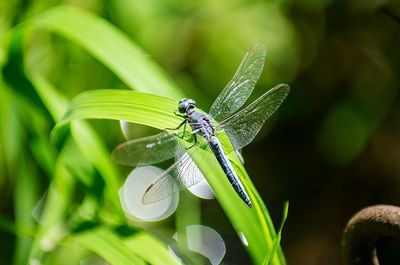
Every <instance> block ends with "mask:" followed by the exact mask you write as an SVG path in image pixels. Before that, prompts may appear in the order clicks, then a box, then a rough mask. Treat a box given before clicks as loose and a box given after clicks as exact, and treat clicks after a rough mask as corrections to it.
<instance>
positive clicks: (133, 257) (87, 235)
mask: <svg viewBox="0 0 400 265" xmlns="http://www.w3.org/2000/svg"><path fill="white" fill-rule="evenodd" d="M73 238H74V239H75V240H76V241H77V242H78V243H80V244H81V245H82V246H84V247H86V248H87V249H89V250H91V251H93V252H95V253H96V254H98V255H99V256H101V257H102V258H104V259H105V260H107V261H108V262H110V263H111V264H118V265H136V264H138V265H141V264H143V265H145V264H146V263H145V262H144V260H142V259H141V258H140V257H138V256H137V254H136V253H137V252H136V251H135V252H134V251H132V249H131V248H129V247H128V246H127V245H126V244H125V243H124V241H123V240H122V239H121V238H119V237H118V236H116V235H115V234H114V233H112V232H111V231H109V230H108V229H107V228H104V227H99V228H95V229H90V230H88V231H85V232H81V233H77V234H74V236H73Z"/></svg>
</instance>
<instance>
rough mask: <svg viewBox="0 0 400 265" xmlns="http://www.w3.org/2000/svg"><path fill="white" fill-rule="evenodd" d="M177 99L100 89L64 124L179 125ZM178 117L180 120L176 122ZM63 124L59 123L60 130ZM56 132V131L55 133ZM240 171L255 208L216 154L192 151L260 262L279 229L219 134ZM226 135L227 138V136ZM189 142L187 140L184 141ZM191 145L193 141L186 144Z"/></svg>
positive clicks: (80, 101) (277, 259)
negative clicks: (87, 121)
mask: <svg viewBox="0 0 400 265" xmlns="http://www.w3.org/2000/svg"><path fill="white" fill-rule="evenodd" d="M173 109H174V108H173V102H172V101H171V100H167V99H165V98H163V97H159V96H155V95H149V94H144V93H140V92H133V91H121V90H99V91H88V92H84V93H82V94H81V95H80V96H78V97H77V98H76V99H74V100H73V101H72V103H71V104H70V106H69V107H68V111H67V113H66V115H65V116H64V117H63V119H62V121H61V122H62V123H68V122H70V121H71V120H75V119H80V118H92V119H100V118H105V119H115V120H128V121H130V122H135V123H139V124H144V125H148V126H152V127H155V128H158V129H162V128H165V127H175V126H176V125H177V124H179V121H180V119H177V118H176V117H174V114H173ZM174 120H175V121H176V122H175V123H174ZM58 126H59V125H57V126H56V131H57V128H58ZM55 133H56V132H55ZM219 137H220V139H221V141H222V143H223V145H224V147H225V148H226V152H227V153H228V154H229V158H230V159H231V160H232V161H233V163H234V167H235V170H236V172H237V173H238V175H239V177H240V178H241V179H243V180H244V185H245V186H246V188H248V189H249V190H250V191H251V192H250V196H251V198H252V200H253V202H254V208H252V209H251V208H249V207H248V206H247V205H246V204H245V203H243V202H242V201H241V199H240V198H239V197H238V196H237V194H236V193H235V191H234V190H233V188H232V187H231V185H230V183H229V181H228V180H227V178H226V176H225V174H224V173H223V171H222V169H221V167H220V166H219V165H218V163H217V161H216V159H215V157H214V155H213V154H212V153H211V152H210V151H208V150H203V149H201V148H199V147H198V146H195V147H194V148H192V149H190V150H189V154H190V155H191V156H192V158H193V159H194V161H195V162H196V164H197V165H198V167H199V168H200V170H201V171H202V172H203V174H204V175H205V177H206V178H207V180H208V182H209V183H210V185H211V186H212V188H213V190H214V191H215V193H216V197H217V199H218V200H219V202H220V203H221V205H222V207H223V208H224V210H225V212H226V214H227V215H228V217H229V219H230V220H231V222H232V224H233V226H234V228H235V229H236V231H237V232H238V233H243V235H244V236H245V237H246V239H247V241H248V247H247V248H248V250H249V252H250V254H251V256H252V257H253V259H254V261H255V263H256V264H260V263H262V262H263V261H264V259H265V257H266V256H268V255H269V253H270V252H271V251H273V244H274V238H275V231H274V227H273V224H272V221H271V219H270V218H269V215H268V212H267V210H266V207H265V205H264V204H263V202H262V200H261V199H260V197H259V195H258V194H257V191H256V190H255V188H254V186H253V185H252V184H251V181H250V178H249V177H248V175H247V173H246V170H245V169H244V167H243V166H242V164H241V163H240V161H239V159H238V158H237V157H236V155H235V153H234V152H231V151H232V150H233V147H232V146H230V144H229V141H228V140H227V136H226V135H224V134H223V135H221V136H219ZM224 137H225V139H224ZM183 144H185V142H184V143H183ZM186 144H189V143H186ZM273 264H285V261H284V258H283V255H282V252H281V250H279V251H278V254H277V255H275V256H274V258H273Z"/></svg>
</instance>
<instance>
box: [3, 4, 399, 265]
mask: <svg viewBox="0 0 400 265" xmlns="http://www.w3.org/2000/svg"><path fill="white" fill-rule="evenodd" d="M65 4H66V5H72V6H75V7H78V8H81V9H83V10H87V11H89V12H91V13H93V14H94V15H95V16H99V17H103V18H104V19H105V20H107V21H108V22H110V23H111V24H113V25H114V26H115V27H117V28H119V29H120V30H121V31H122V32H124V33H125V34H126V35H127V38H128V41H129V38H130V39H131V40H132V41H133V42H134V43H136V44H137V45H138V46H139V47H142V49H143V50H145V51H146V53H147V54H150V56H151V58H149V59H151V60H155V61H157V62H158V63H159V64H160V65H161V66H162V68H163V69H165V70H166V71H167V73H168V74H169V75H170V76H171V77H172V78H171V79H172V80H174V81H175V82H176V83H177V84H178V87H180V88H181V89H182V91H179V92H177V95H175V96H174V97H177V96H179V95H180V94H179V93H181V94H184V95H186V96H190V97H193V98H196V101H197V103H198V105H199V106H200V107H201V108H202V109H204V110H207V109H208V107H209V106H211V103H212V102H213V100H214V99H215V97H216V96H217V95H218V93H219V92H220V90H221V89H222V88H223V87H224V86H225V84H226V83H227V82H228V80H229V79H230V78H231V76H232V75H233V72H234V70H235V69H236V68H237V66H238V63H239V62H240V59H241V58H242V56H243V54H244V51H246V50H247V49H248V48H249V47H250V46H251V45H253V44H255V43H261V44H264V45H265V46H266V48H267V60H266V65H265V70H264V72H263V75H262V76H261V79H260V81H259V83H258V86H257V88H256V89H255V92H254V95H253V96H252V98H253V99H254V98H256V97H257V96H258V95H261V94H262V93H263V92H265V90H266V89H267V88H270V87H272V85H275V84H277V83H281V82H285V83H289V84H290V85H291V88H292V92H291V95H290V96H289V98H288V99H287V101H286V102H285V105H284V107H283V108H282V109H281V110H280V112H279V114H278V117H279V118H273V120H272V121H270V125H269V126H266V129H265V130H263V131H262V133H261V135H260V137H258V138H257V139H256V140H255V142H254V143H253V144H252V145H250V146H249V147H248V148H247V149H246V150H244V157H245V161H246V168H247V170H248V171H249V173H250V175H251V176H252V179H253V180H254V182H255V186H256V187H257V190H258V191H259V192H260V193H261V195H262V197H263V198H264V200H265V201H266V205H267V206H268V207H269V208H270V209H272V217H273V220H274V223H275V224H278V223H279V219H280V213H281V208H282V202H283V201H284V200H286V199H289V200H290V201H291V210H290V213H289V218H288V221H287V229H286V231H285V232H284V233H283V238H282V244H283V250H284V252H285V254H286V256H287V258H288V263H289V264H291V263H293V264H311V265H312V264H321V263H325V261H326V260H330V261H331V263H334V264H339V263H340V255H339V240H340V234H341V231H342V228H343V226H344V224H345V222H346V219H347V218H348V217H349V216H350V215H351V214H352V213H354V212H355V211H356V210H358V209H359V208H360V207H362V206H365V205H369V204H373V203H391V204H397V205H398V204H400V197H399V196H400V195H399V194H400V166H399V165H400V163H398V161H400V155H399V150H400V137H399V135H400V126H399V124H400V123H399V120H400V114H399V113H400V102H399V86H400V81H399V77H398V73H399V72H400V63H399V62H400V48H399V47H400V5H399V4H398V1H360V0H351V1H333V0H331V1H327V0H315V1H312V0H302V1H295V0H281V1H239V0H237V1H227V0H222V1H177V0H151V1H139V0H116V1H102V0H90V1H89V0H84V1H74V0H67V1H49V0H38V1H19V0H9V1H0V40H1V48H0V63H1V68H2V69H3V71H2V75H1V77H0V122H1V126H0V139H1V140H0V212H1V216H0V227H1V228H2V232H0V242H2V244H1V245H2V248H1V250H0V263H1V264H10V263H14V264H23V263H24V262H25V260H24V259H25V258H26V257H28V256H31V257H32V256H35V255H38V256H37V257H38V259H40V258H42V257H41V256H40V255H44V253H49V252H50V253H54V255H49V257H48V259H46V263H48V264H76V263H79V262H80V261H81V260H82V259H84V257H86V256H87V250H86V249H85V248H82V247H77V245H76V244H74V242H80V243H81V244H80V246H84V247H86V248H88V246H87V245H85V242H86V243H87V242H91V241H92V240H98V241H99V242H103V241H104V244H103V245H101V244H99V245H100V247H99V249H96V250H95V249H91V250H92V251H93V252H96V253H104V252H102V251H104V250H108V249H110V250H113V251H116V252H117V253H119V254H121V255H117V256H113V258H116V260H113V262H116V263H115V264H119V262H121V264H123V262H128V263H129V262H135V261H137V260H136V259H137V256H136V255H134V254H132V255H130V253H132V248H133V247H132V246H133V245H129V244H128V245H127V246H126V248H124V247H121V246H122V244H120V243H121V242H120V240H122V241H124V242H127V241H125V240H123V239H125V238H126V237H129V238H130V239H129V240H135V235H136V236H137V237H136V239H137V240H139V241H138V242H139V244H140V242H141V241H140V240H143V236H147V234H142V232H140V231H136V230H135V231H129V232H132V233H134V232H136V233H137V234H133V235H131V234H129V233H128V234H129V235H127V233H126V231H127V229H125V230H124V229H122V230H121V229H117V228H115V227H113V225H116V224H121V223H123V216H122V213H119V212H118V210H116V211H114V212H113V214H110V212H109V211H107V210H104V209H103V208H102V207H99V206H102V205H106V206H107V207H108V209H114V207H115V209H118V207H119V201H118V198H117V194H114V193H115V192H116V189H118V188H119V187H118V185H119V184H120V183H121V182H122V177H123V176H124V174H120V173H118V170H117V169H116V168H115V166H114V165H112V164H110V165H109V164H107V163H105V164H103V162H104V161H105V160H107V159H108V158H106V157H105V156H104V157H101V156H100V157H99V156H94V157H93V160H92V161H86V160H87V159H88V158H87V157H88V156H82V154H81V151H82V149H84V148H85V144H88V146H90V144H91V143H87V142H85V141H82V142H81V143H80V146H79V143H78V146H77V143H75V142H74V140H73V139H71V138H72V136H69V137H68V138H67V139H64V140H65V143H64V145H65V146H66V147H68V148H66V150H64V151H63V152H62V153H60V154H59V155H58V156H56V154H57V153H58V150H57V149H56V147H55V146H54V145H52V143H51V141H50V130H51V129H52V128H53V126H54V125H55V122H56V121H57V120H58V119H59V118H60V116H61V115H62V114H63V110H64V108H65V107H66V105H67V103H68V101H69V100H70V99H72V98H73V97H75V96H76V95H77V94H79V93H81V92H83V91H86V90H91V89H104V88H110V89H111V88H112V89H115V88H117V89H125V88H129V87H131V86H132V83H130V80H140V78H144V76H143V74H140V75H139V71H140V69H136V70H135V69H134V68H133V69H132V73H129V72H126V73H124V74H121V72H120V71H119V70H118V69H116V68H112V67H110V65H103V63H102V62H103V61H102V59H101V58H99V57H98V56H96V55H93V52H92V51H90V50H88V49H83V48H82V47H81V46H79V45H76V43H75V42H74V41H71V40H68V38H65V37H62V34H61V35H57V34H53V33H50V32H46V31H39V30H33V31H30V30H29V31H28V34H29V36H28V37H27V38H26V41H25V42H24V46H23V49H22V50H23V51H24V57H23V58H15V57H13V58H14V61H12V62H10V61H9V58H10V52H12V50H8V49H7V47H9V46H8V44H9V43H8V42H9V41H10V39H9V38H10V33H9V31H10V30H11V29H12V28H14V27H16V26H17V25H20V24H21V23H24V22H27V21H29V19H32V18H37V17H38V16H40V15H43V13H44V12H46V11H47V10H49V9H50V8H52V7H54V6H57V5H65ZM59 19H62V18H59ZM77 23H84V22H82V21H81V22H79V21H78V22H77ZM57 26H58V25H53V27H55V28H56V27H57ZM84 26H85V24H82V27H84ZM14 30H15V29H14ZM14 32H15V31H14ZM90 33H91V34H96V33H97V32H96V31H95V30H94V31H93V32H90ZM98 34H99V35H100V34H101V32H98ZM81 37H82V38H85V37H87V36H81ZM93 45H94V46H95V47H97V46H96V44H93ZM109 45H110V50H114V52H118V53H119V54H122V57H121V58H122V59H123V55H124V52H125V50H120V51H118V49H116V47H114V46H113V42H110V43H109ZM126 53H127V55H129V56H131V53H129V52H128V51H127V52H126ZM22 59H23V60H24V62H22V61H21V60H22ZM5 66H7V67H8V68H4V67H5ZM24 67H25V68H26V69H28V70H29V71H27V73H31V74H34V76H29V78H31V80H34V85H35V86H37V87H42V88H43V87H46V85H49V84H48V83H47V82H49V83H50V84H51V85H50V87H51V88H52V87H55V88H57V89H55V90H54V91H55V92H54V94H52V95H49V93H51V91H53V90H51V89H50V88H49V89H44V90H43V91H42V93H44V94H45V95H46V96H47V98H54V99H53V100H52V101H51V102H47V103H46V102H45V103H43V102H42V100H41V99H40V98H37V97H35V96H34V95H32V94H29V92H27V91H29V84H27V83H26V80H24V79H23V77H24V75H23V74H24V71H23V68H24ZM110 69H111V70H110ZM37 76H39V77H44V78H45V80H47V81H46V82H43V80H42V79H40V78H36V77H37ZM136 77H138V78H139V79H137V78H136ZM151 81H154V80H151ZM27 88H28V90H26V89H27ZM143 89H146V87H143ZM148 89H149V90H148V91H155V90H153V89H157V91H159V90H158V89H161V91H162V90H163V89H166V90H164V91H167V90H168V88H166V87H165V86H163V87H149V88H148ZM160 93H163V92H160ZM27 95H28V97H27ZM250 100H251V99H250ZM50 105H51V107H50ZM90 125H91V126H93V128H94V129H93V130H92V131H91V132H92V133H91V134H90V135H89V136H90V138H92V137H94V136H93V135H97V136H96V138H95V140H94V141H95V142H96V143H95V145H94V146H97V143H98V142H100V143H101V144H100V145H99V146H102V147H101V150H100V151H99V152H100V153H99V152H97V151H98V150H96V151H94V152H97V153H96V154H97V155H98V154H102V153H101V152H104V154H108V153H107V152H109V151H110V150H112V148H113V147H114V146H115V145H116V143H118V142H121V141H122V136H121V133H120V130H119V127H118V125H117V124H116V123H115V122H113V123H112V122H106V121H104V122H103V121H102V122H91V123H90ZM84 126H86V125H84ZM272 127H273V129H272ZM148 132H149V129H148V128H142V127H140V128H137V131H135V134H136V135H137V136H143V135H147V134H148ZM267 132H270V133H269V134H268V136H266V133H267ZM65 146H64V147H65ZM90 151H91V150H87V152H90ZM71 156H72V157H74V158H75V159H76V158H77V157H78V158H79V159H78V160H79V161H80V163H78V164H76V163H75V162H74V163H73V166H74V168H75V169H76V170H77V172H73V174H74V175H75V176H78V177H80V178H78V179H76V178H73V177H72V176H71V173H70V168H65V166H66V165H67V166H68V165H69V166H71V165H70V164H69V163H68V162H71V160H70V159H71ZM89 157H90V155H89ZM73 161H75V160H73ZM108 163H110V162H108ZM87 165H90V166H87ZM114 172H115V174H114ZM88 175H90V176H93V178H87V176H88ZM101 175H106V176H108V179H106V181H105V183H104V179H103V178H101V177H100V176H101ZM116 176H119V177H116ZM113 178H116V179H113ZM103 189H105V190H106V194H109V195H110V197H108V198H112V196H115V197H114V198H113V199H110V200H109V201H106V202H104V201H103V199H104V198H101V196H100V195H101V194H103ZM112 194H114V195H112ZM99 196H100V197H99ZM49 197H51V198H52V200H51V201H48V200H46V198H49ZM45 202H46V203H45ZM70 202H74V203H73V204H71V203H70ZM103 203H104V204H103ZM49 205H50V206H49ZM203 206H204V207H203V217H202V221H203V223H205V224H209V225H212V226H213V227H215V228H216V229H217V230H218V231H219V232H220V233H221V234H222V235H223V237H224V238H225V239H226V242H227V247H228V249H227V257H226V258H225V260H224V261H225V262H226V263H228V264H245V263H246V262H248V260H249V257H247V255H246V254H245V251H244V249H243V248H242V247H241V245H240V243H239V240H238V238H237V237H236V235H235V233H234V232H233V231H234V230H233V229H232V228H231V226H230V224H229V221H227V219H226V217H225V216H224V215H223V212H222V210H220V209H218V210H215V207H218V205H217V203H214V202H205V203H204V205H203ZM48 209H51V210H48ZM78 209H79V214H77V215H74V213H77V211H78ZM74 216H78V217H79V218H82V216H83V217H85V218H84V219H85V220H90V221H91V222H86V223H83V224H85V225H86V226H88V227H91V226H98V227H96V228H95V231H96V233H94V234H89V235H88V234H86V235H85V234H81V235H79V234H77V235H78V236H77V238H72V237H66V233H65V232H66V231H65V230H64V229H65V226H64V225H65V224H63V225H61V223H60V222H61V221H65V220H68V224H67V225H68V228H69V229H78V230H79V229H82V231H83V230H85V229H84V228H85V227H77V225H78V224H82V220H76V219H77V217H74ZM94 216H99V217H100V219H101V222H100V220H97V219H96V220H93V219H92V218H93V217H94ZM39 217H40V219H38V218H39ZM71 217H72V218H71ZM37 220H46V222H45V223H41V224H40V226H38V227H40V229H38V230H36V231H35V227H36V224H37ZM104 220H107V221H108V222H107V225H106V226H104V223H102V222H103V221H104ZM49 227H52V230H49V229H48V228H49ZM165 227H171V221H168V222H167V223H166V225H165ZM114 228H115V230H113V229H114ZM128 230H129V229H128ZM3 231H8V232H3ZM115 231H119V234H118V233H115ZM121 231H125V233H121ZM10 232H11V233H10ZM164 233H165V232H164ZM34 234H35V235H39V236H38V237H34V238H35V239H33V237H32V235H34ZM161 234H162V233H161ZM166 234H168V232H167V233H166ZM15 235H17V236H15ZM117 235H118V236H117ZM91 236H94V238H90V237H91ZM105 238H106V239H107V240H105ZM121 238H122V239H121ZM108 239H109V240H108ZM102 240H103V241H102ZM61 241H62V242H64V243H63V247H62V248H57V242H61ZM3 242H8V244H3ZM147 242H148V241H147ZM136 243H137V242H136ZM150 245H151V251H153V250H154V249H155V250H154V251H157V253H159V254H160V255H161V256H162V255H167V256H168V253H164V252H165V249H164V246H160V245H159V243H158V241H151V244H150ZM118 248H120V249H118ZM89 249H90V247H89ZM43 250H46V251H45V252H43ZM71 253H74V255H71ZM124 253H125V254H126V253H129V255H126V256H124V255H125V254H124ZM136 254H137V253H136ZM139 254H140V253H139ZM66 257H68V259H67V258H66ZM141 258H144V259H146V258H148V257H139V258H138V259H139V260H141ZM126 259H128V261H127V260H126ZM129 259H132V260H129ZM171 262H173V261H171ZM138 263H140V262H139V261H138Z"/></svg>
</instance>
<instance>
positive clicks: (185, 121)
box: [164, 119, 187, 131]
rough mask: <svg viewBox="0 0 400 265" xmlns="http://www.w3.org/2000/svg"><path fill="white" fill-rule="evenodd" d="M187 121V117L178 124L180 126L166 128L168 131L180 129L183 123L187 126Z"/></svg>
mask: <svg viewBox="0 0 400 265" xmlns="http://www.w3.org/2000/svg"><path fill="white" fill-rule="evenodd" d="M186 123H187V119H185V120H184V121H183V122H181V123H180V124H179V125H178V127H176V128H165V129H164V130H167V131H169V130H171V131H175V130H178V129H179V128H181V127H182V125H185V128H186Z"/></svg>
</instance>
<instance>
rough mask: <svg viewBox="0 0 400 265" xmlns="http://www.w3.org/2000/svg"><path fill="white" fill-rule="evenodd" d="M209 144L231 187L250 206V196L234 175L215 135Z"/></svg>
mask: <svg viewBox="0 0 400 265" xmlns="http://www.w3.org/2000/svg"><path fill="white" fill-rule="evenodd" d="M209 146H210V149H211V151H212V152H213V154H214V155H215V157H216V158H217V160H218V163H219V164H220V166H221V168H222V170H223V171H224V173H225V175H226V177H227V178H228V180H229V182H230V183H231V185H232V187H233V188H234V190H235V191H236V193H237V194H239V196H240V198H241V199H242V200H243V201H244V202H245V203H246V204H247V205H248V206H249V207H252V206H253V205H252V203H251V200H250V197H249V196H248V195H247V193H246V191H245V189H244V187H243V185H242V183H241V182H240V180H239V177H238V176H237V175H236V172H235V171H234V169H233V166H232V164H231V162H230V161H229V159H228V157H227V156H226V155H225V153H224V152H223V150H222V146H221V144H220V142H219V140H218V139H217V137H215V136H212V137H211V140H210V142H209Z"/></svg>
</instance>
